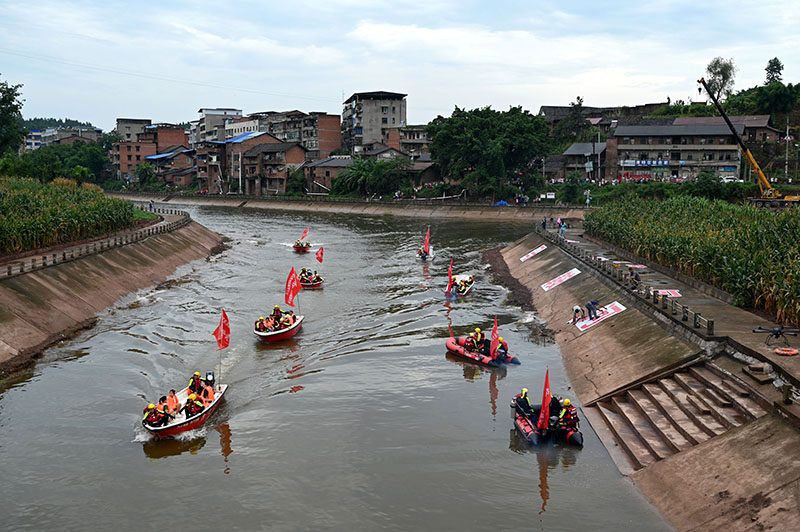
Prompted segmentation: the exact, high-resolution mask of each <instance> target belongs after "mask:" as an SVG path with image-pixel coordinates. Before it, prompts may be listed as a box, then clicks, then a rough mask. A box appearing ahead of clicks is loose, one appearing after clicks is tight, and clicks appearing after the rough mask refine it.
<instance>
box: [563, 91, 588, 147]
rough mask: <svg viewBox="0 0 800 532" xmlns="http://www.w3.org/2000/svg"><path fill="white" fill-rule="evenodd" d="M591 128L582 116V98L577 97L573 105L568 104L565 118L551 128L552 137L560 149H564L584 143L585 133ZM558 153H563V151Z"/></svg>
mask: <svg viewBox="0 0 800 532" xmlns="http://www.w3.org/2000/svg"><path fill="white" fill-rule="evenodd" d="M591 127H592V125H591V124H590V123H589V121H588V120H587V119H586V116H585V115H584V114H583V98H581V97H580V96H578V97H577V98H576V99H575V101H574V102H573V103H570V104H569V113H567V116H566V117H564V118H563V119H562V120H561V121H560V122H558V124H556V125H555V127H553V137H555V138H556V140H557V141H558V142H559V143H560V145H561V146H560V147H562V148H564V149H566V148H568V147H569V145H570V144H572V143H573V142H584V141H585V138H586V136H587V135H586V133H587V131H589V129H590V128H591ZM589 140H591V139H589ZM587 142H588V141H587ZM559 151H563V149H562V150H559Z"/></svg>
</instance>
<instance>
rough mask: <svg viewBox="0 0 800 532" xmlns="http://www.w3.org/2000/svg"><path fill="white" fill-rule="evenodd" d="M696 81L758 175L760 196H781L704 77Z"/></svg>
mask: <svg viewBox="0 0 800 532" xmlns="http://www.w3.org/2000/svg"><path fill="white" fill-rule="evenodd" d="M697 82H698V83H700V84H701V85H703V88H704V89H705V90H706V93H707V94H708V95H709V96H710V97H711V101H712V102H714V105H715V106H716V107H717V111H719V114H720V115H722V118H723V120H725V123H726V124H727V125H728V128H729V129H730V130H731V133H733V137H734V138H735V139H736V143H737V144H739V147H740V148H741V149H742V153H744V156H745V158H746V159H747V162H748V163H750V167H751V168H752V169H753V172H755V174H756V176H758V188H759V189H760V190H761V197H762V198H768V199H781V198H783V194H781V193H780V192H779V191H778V189H776V188H775V187H773V186H772V185H771V184H770V182H769V179H767V176H765V175H764V172H762V171H761V167H760V166H758V163H757V162H756V159H755V157H753V154H752V153H751V152H750V149H749V148H748V147H747V146H745V144H744V141H743V140H742V137H740V136H739V133H738V132H737V131H736V128H735V127H733V123H732V122H731V119H730V118H728V115H727V114H725V110H724V109H723V108H722V105H720V103H719V101H718V100H717V98H716V96H714V94H713V93H712V92H711V89H709V88H708V85H707V84H706V80H705V78H700V79H698V80H697Z"/></svg>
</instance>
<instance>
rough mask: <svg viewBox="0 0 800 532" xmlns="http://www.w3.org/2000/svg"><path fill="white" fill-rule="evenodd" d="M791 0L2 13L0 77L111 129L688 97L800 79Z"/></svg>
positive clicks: (448, 2) (12, 1) (56, 8)
mask: <svg viewBox="0 0 800 532" xmlns="http://www.w3.org/2000/svg"><path fill="white" fill-rule="evenodd" d="M797 2H798V0H760V1H759V2H754V1H752V0H748V1H739V0H701V1H697V0H691V1H690V0H659V1H658V2H649V1H644V0H639V1H628V0H617V1H615V2H598V1H597V0H593V1H591V2H588V1H587V2H584V1H569V0H562V1H560V2H557V1H549V0H547V1H543V0H527V1H506V2H504V1H501V0H495V1H494V2H489V1H473V0H425V1H411V0H392V1H384V0H372V1H368V0H319V1H314V0H293V1H290V2H286V1H284V2H276V1H247V0H244V1H236V2H225V1H222V2H220V1H219V0H214V1H207V0H191V1H182V0H173V1H160V2H155V1H151V0H136V1H127V2H119V1H116V0H109V1H104V2H90V1H53V0H35V1H31V0H24V1H18V0H0V81H6V82H8V83H11V84H22V85H23V87H22V89H21V92H22V97H23V99H24V100H25V104H24V107H23V116H24V117H26V118H32V117H35V116H36V117H55V118H66V117H68V118H73V119H77V120H81V121H89V122H91V123H92V124H94V125H95V126H98V127H101V128H103V129H104V130H110V129H112V128H113V127H114V124H115V120H116V118H117V117H126V118H150V119H152V120H153V121H154V122H173V123H174V122H184V121H190V120H196V119H197V118H198V113H197V111H198V109H200V108H201V107H234V108H237V109H241V110H242V111H243V112H244V113H245V114H248V113H254V112H259V111H287V110H292V109H299V110H301V111H306V112H309V111H324V112H328V113H333V114H341V112H342V102H343V101H344V100H345V99H347V98H348V97H349V96H350V95H351V94H353V93H355V92H367V91H378V90H382V91H391V92H400V93H404V94H407V95H408V97H407V102H408V103H407V106H408V122H409V123H411V124H424V123H427V122H429V121H430V120H431V119H433V118H435V117H436V116H438V115H443V116H449V115H450V114H451V113H452V111H453V108H454V106H458V107H461V108H467V109H474V108H477V107H485V106H491V107H492V108H493V109H499V110H505V109H508V108H509V106H522V107H523V108H524V109H527V110H530V111H531V112H533V113H537V112H538V110H539V107H540V106H542V105H568V104H569V103H570V102H574V101H575V100H576V98H577V97H578V96H580V97H582V98H583V101H584V105H588V106H599V107H600V106H618V105H628V106H633V105H637V104H643V103H654V102H664V101H666V100H667V97H670V98H671V99H672V100H676V99H682V100H685V101H688V100H690V99H694V100H698V99H700V98H699V96H698V93H697V83H696V80H697V79H698V78H699V77H700V76H702V75H703V74H704V71H705V67H706V65H707V64H708V62H709V61H710V60H711V59H713V58H714V57H717V56H720V57H723V58H732V59H733V60H734V62H735V64H736V66H737V68H738V71H737V74H736V83H735V88H736V90H738V89H744V88H748V87H752V86H755V85H758V84H761V83H763V81H764V74H765V73H764V68H765V67H766V65H767V61H769V59H771V58H773V57H778V58H779V59H780V60H781V61H782V62H783V64H784V65H785V69H784V71H783V79H784V81H785V82H787V83H788V82H793V83H797V82H800V31H798V28H800V9H798V5H797ZM605 4H613V5H610V6H609V5H605Z"/></svg>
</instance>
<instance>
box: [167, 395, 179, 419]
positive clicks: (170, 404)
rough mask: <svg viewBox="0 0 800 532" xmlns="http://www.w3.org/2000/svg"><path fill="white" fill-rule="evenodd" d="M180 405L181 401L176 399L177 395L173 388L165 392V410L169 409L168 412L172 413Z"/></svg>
mask: <svg viewBox="0 0 800 532" xmlns="http://www.w3.org/2000/svg"><path fill="white" fill-rule="evenodd" d="M180 407H181V402H180V400H178V395H177V394H176V393H175V390H170V391H169V393H168V394H167V410H169V413H170V414H174V413H175V412H177V411H178V410H179V409H180Z"/></svg>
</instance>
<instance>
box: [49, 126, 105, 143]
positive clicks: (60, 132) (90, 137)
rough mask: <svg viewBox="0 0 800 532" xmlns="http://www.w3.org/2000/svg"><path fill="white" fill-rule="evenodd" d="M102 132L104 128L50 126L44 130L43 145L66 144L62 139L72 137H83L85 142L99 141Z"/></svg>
mask: <svg viewBox="0 0 800 532" xmlns="http://www.w3.org/2000/svg"><path fill="white" fill-rule="evenodd" d="M102 134H103V130H102V129H100V128H94V127H48V128H47V129H45V130H44V131H42V146H49V145H50V144H65V143H64V142H61V141H63V140H64V139H68V138H70V137H81V138H83V139H84V141H85V142H97V141H98V140H100V136H101V135H102ZM69 144H72V143H69Z"/></svg>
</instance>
